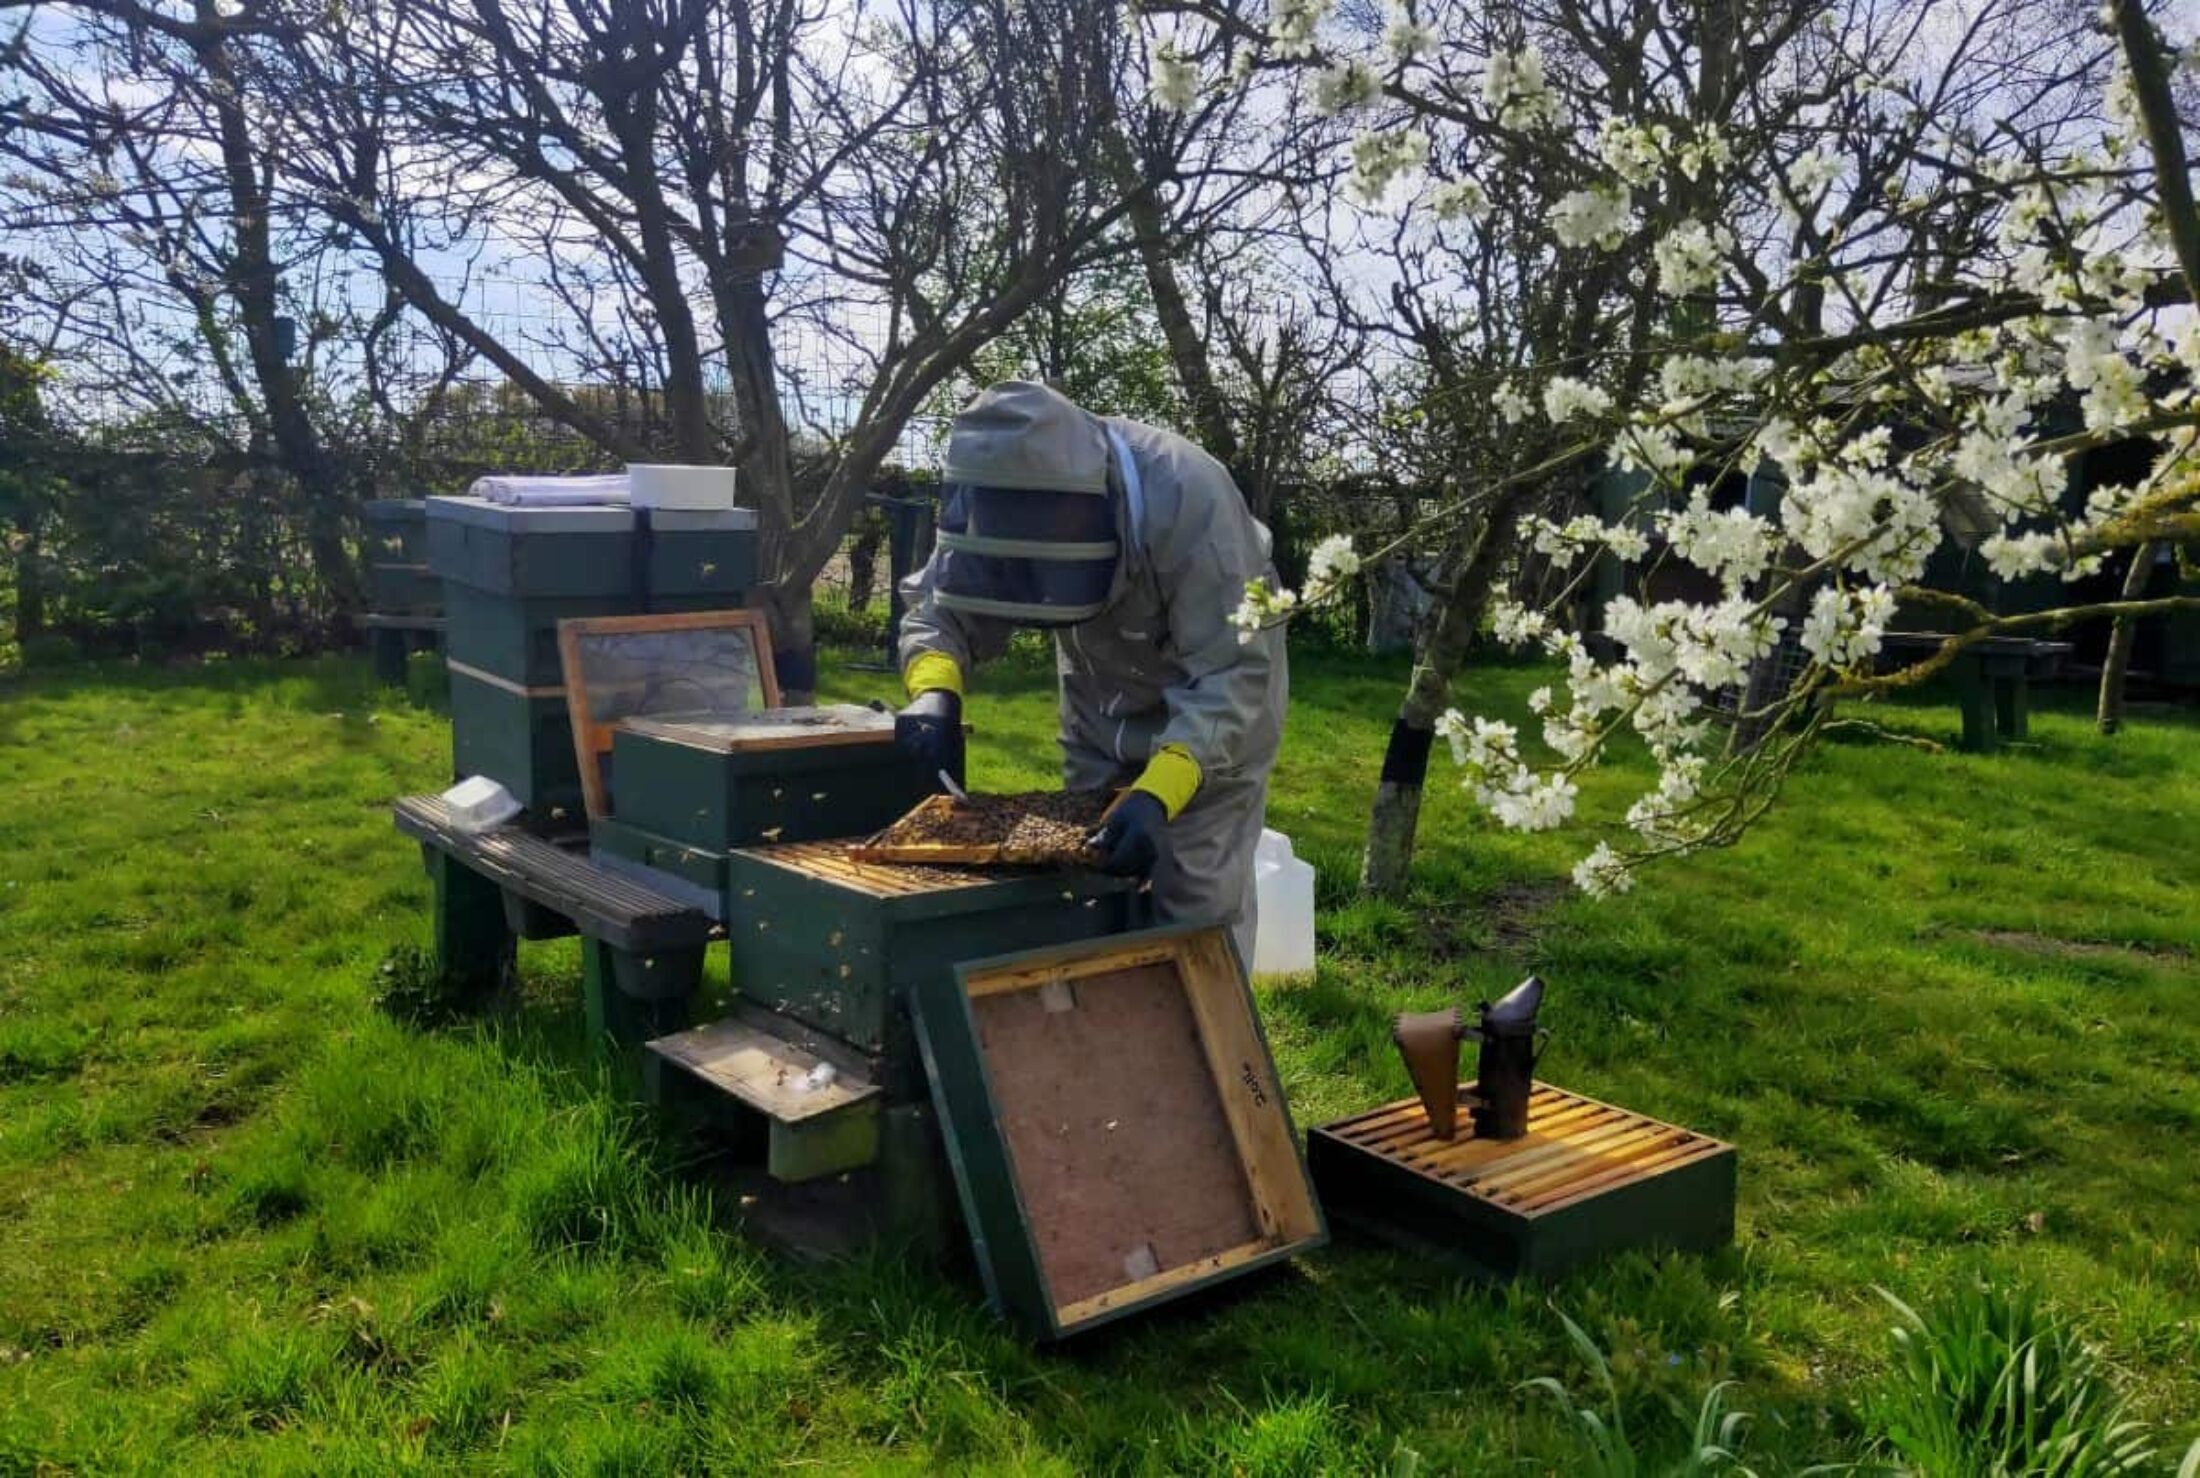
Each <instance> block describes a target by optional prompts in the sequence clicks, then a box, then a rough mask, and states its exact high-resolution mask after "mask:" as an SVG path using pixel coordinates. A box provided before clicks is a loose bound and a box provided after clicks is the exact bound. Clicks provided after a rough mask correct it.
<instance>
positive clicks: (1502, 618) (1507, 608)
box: [1490, 600, 1550, 647]
mask: <svg viewBox="0 0 2200 1478" xmlns="http://www.w3.org/2000/svg"><path fill="white" fill-rule="evenodd" d="M1549 627H1550V618H1549V617H1548V616H1546V615H1544V614H1543V613H1542V612H1541V611H1531V610H1529V609H1528V608H1527V607H1526V606H1523V605H1520V604H1519V603H1517V602H1515V601H1509V600H1501V601H1497V602H1495V603H1494V604H1492V605H1491V607H1490V634H1491V635H1493V636H1495V637H1496V638H1497V640H1498V641H1499V642H1500V643H1502V644H1503V645H1505V646H1508V647H1520V646H1526V645H1527V644H1528V643H1529V642H1532V641H1534V640H1535V639H1536V638H1538V637H1540V636H1541V635H1543V633H1544V632H1545V631H1546V630H1548V629H1549Z"/></svg>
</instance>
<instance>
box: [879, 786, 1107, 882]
mask: <svg viewBox="0 0 2200 1478" xmlns="http://www.w3.org/2000/svg"><path fill="white" fill-rule="evenodd" d="M1119 799H1120V797H1116V796H1110V795H1109V794H1108V793H1107V792H1105V791H1098V790H1086V791H1076V790H1070V791H1061V790H1033V791H1024V792H1021V793H1019V794H1015V795H973V796H970V797H968V798H965V799H958V798H957V797H954V796H947V795H932V796H926V797H925V798H924V799H923V800H922V801H920V802H918V803H917V805H916V806H915V807H914V808H913V809H912V810H911V811H910V812H909V814H908V815H906V816H904V817H902V818H901V819H900V820H899V821H896V822H895V823H894V824H893V825H891V826H889V827H887V828H886V829H885V830H883V831H880V832H877V833H874V834H873V835H871V836H869V837H866V838H865V839H864V840H862V841H860V842H857V843H856V844H855V845H853V846H851V847H850V848H849V849H848V856H849V857H850V859H852V860H853V861H856V862H902V863H920V864H921V863H929V864H932V865H935V866H959V867H989V866H990V867H1074V866H1084V865H1089V864H1090V863H1092V862H1093V861H1094V860H1095V859H1094V855H1093V852H1092V849H1091V848H1089V847H1087V846H1086V845H1085V838H1087V837H1089V836H1091V835H1092V833H1093V830H1094V829H1095V828H1096V827H1098V826H1099V825H1100V823H1101V821H1103V820H1104V819H1105V818H1106V817H1107V814H1108V812H1110V811H1112V810H1113V809H1115V805H1116V803H1117V801H1118V800H1119Z"/></svg>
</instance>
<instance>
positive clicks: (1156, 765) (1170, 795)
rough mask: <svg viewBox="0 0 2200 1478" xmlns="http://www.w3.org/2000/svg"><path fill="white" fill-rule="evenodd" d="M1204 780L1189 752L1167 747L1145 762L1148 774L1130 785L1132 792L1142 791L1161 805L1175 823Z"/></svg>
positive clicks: (1196, 762)
mask: <svg viewBox="0 0 2200 1478" xmlns="http://www.w3.org/2000/svg"><path fill="white" fill-rule="evenodd" d="M1205 778H1206V777H1205V775H1204V774H1203V773H1202V772H1201V770H1200V768H1199V761H1198V760H1195V759H1193V758H1192V752H1191V751H1190V750H1188V749H1186V748H1185V747H1184V746H1183V745H1181V744H1165V745H1163V746H1162V747H1161V748H1160V749H1159V750H1158V751H1156V752H1155V754H1154V757H1153V758H1152V759H1150V760H1148V761H1146V769H1145V773H1143V774H1141V775H1140V776H1139V777H1138V778H1137V779H1136V780H1135V781H1133V782H1132V783H1131V789H1133V790H1143V791H1144V792H1146V794H1148V795H1150V796H1152V797H1153V798H1154V799H1155V800H1158V801H1159V802H1161V809H1162V810H1163V811H1164V812H1166V813H1167V815H1168V818H1169V819H1170V820H1171V821H1174V820H1176V813H1177V812H1179V811H1181V810H1183V809H1184V808H1185V807H1186V806H1188V805H1190V804H1191V803H1192V797H1193V796H1194V795H1196V794H1197V793H1198V791H1199V782H1200V781H1201V780H1203V779H1205Z"/></svg>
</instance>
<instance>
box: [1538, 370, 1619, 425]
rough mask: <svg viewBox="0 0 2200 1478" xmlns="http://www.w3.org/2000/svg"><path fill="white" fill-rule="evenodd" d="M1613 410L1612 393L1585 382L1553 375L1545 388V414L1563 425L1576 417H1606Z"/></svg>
mask: <svg viewBox="0 0 2200 1478" xmlns="http://www.w3.org/2000/svg"><path fill="white" fill-rule="evenodd" d="M1611 409H1612V396H1611V392H1609V391H1607V390H1602V389H1599V388H1598V387H1597V386H1595V385H1591V384H1589V383H1588V382H1587V381H1584V380H1575V379H1569V378H1568V377H1567V376H1565V375H1553V376H1552V377H1551V380H1550V383H1549V384H1547V385H1545V386H1544V387H1543V414H1544V415H1546V416H1549V417H1550V418H1551V420H1552V421H1554V422H1556V423H1559V424H1561V425H1563V424H1564V423H1565V422H1567V421H1571V420H1572V419H1573V418H1574V417H1576V416H1591V417H1595V416H1602V415H1606V414H1608V413H1609V412H1610V411H1611Z"/></svg>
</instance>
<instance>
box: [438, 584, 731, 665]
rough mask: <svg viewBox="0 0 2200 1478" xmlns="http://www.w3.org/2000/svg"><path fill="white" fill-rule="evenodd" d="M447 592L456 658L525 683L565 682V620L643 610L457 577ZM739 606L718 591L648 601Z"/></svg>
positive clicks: (700, 607)
mask: <svg viewBox="0 0 2200 1478" xmlns="http://www.w3.org/2000/svg"><path fill="white" fill-rule="evenodd" d="M442 592H443V602H444V606H443V613H444V615H445V616H446V617H447V618H448V620H447V626H446V629H447V631H448V633H449V650H450V656H451V660H452V661H453V662H460V663H463V664H465V665H466V666H468V667H475V668H479V669H480V670H481V671H483V672H489V673H494V674H496V675H497V676H498V677H501V678H504V679H506V680H508V681H510V682H515V683H518V684H521V685H522V686H524V687H555V686H557V685H558V684H560V683H562V682H564V681H565V665H564V662H563V660H562V659H561V658H560V657H559V656H558V623H559V622H560V621H565V620H569V619H572V618H574V617H579V616H631V615H634V614H636V612H637V611H638V609H639V607H637V605H636V604H635V601H634V598H633V597H632V596H630V595H533V596H518V595H500V594H498V593H496V592H495V591H490V590H483V589H481V588H480V587H479V586H476V585H461V584H458V583H456V582H454V581H445V582H444V583H443V586H442ZM739 605H740V601H739V600H738V599H737V600H734V601H732V602H731V603H730V604H729V602H728V601H727V600H726V599H725V598H724V597H723V596H717V595H666V594H663V593H657V594H653V595H652V596H651V597H650V601H649V609H650V610H651V611H652V612H654V613H656V614H659V615H665V614H669V613H674V612H687V611H723V610H728V609H731V608H733V607H738V606H739Z"/></svg>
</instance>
